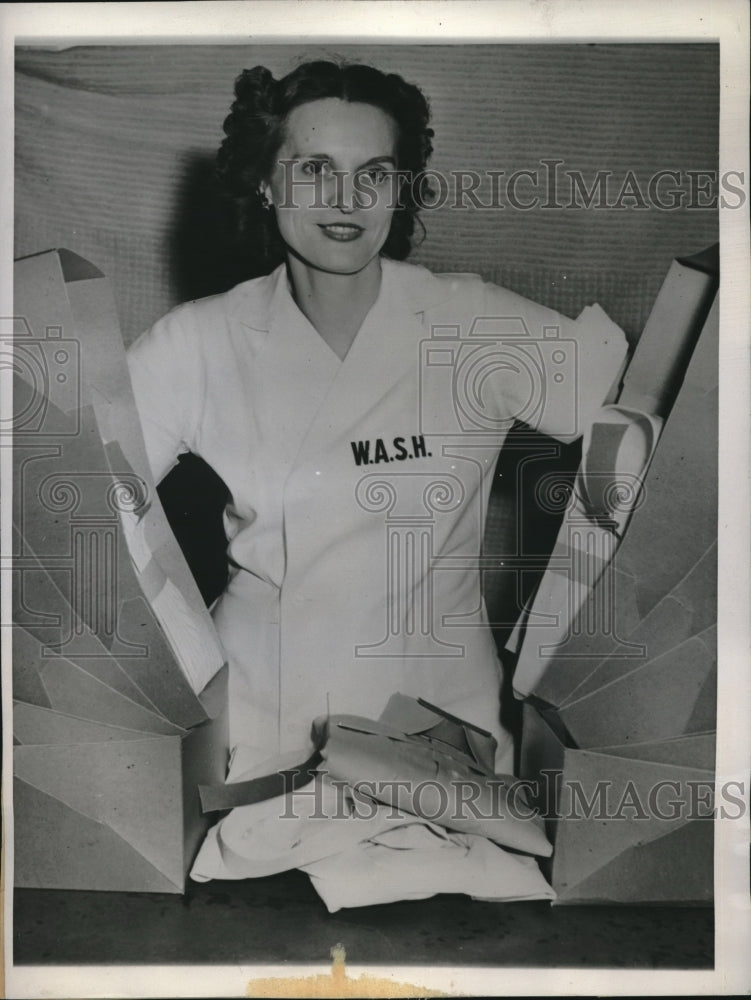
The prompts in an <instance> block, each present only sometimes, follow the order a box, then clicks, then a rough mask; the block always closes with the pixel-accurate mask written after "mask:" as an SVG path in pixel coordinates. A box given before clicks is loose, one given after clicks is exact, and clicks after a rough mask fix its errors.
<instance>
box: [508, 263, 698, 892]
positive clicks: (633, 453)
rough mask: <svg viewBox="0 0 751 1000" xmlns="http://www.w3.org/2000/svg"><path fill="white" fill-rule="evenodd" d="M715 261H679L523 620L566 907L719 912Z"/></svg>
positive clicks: (522, 661) (558, 881)
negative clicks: (715, 897) (662, 906)
mask: <svg viewBox="0 0 751 1000" xmlns="http://www.w3.org/2000/svg"><path fill="white" fill-rule="evenodd" d="M713 259H714V261H716V252H707V253H706V254H703V255H700V256H699V257H696V258H693V259H691V260H688V261H675V262H673V265H672V266H671V269H670V271H669V273H668V276H667V278H666V281H665V283H664V285H663V288H662V290H661V292H660V294H659V296H658V299H657V302H656V304H655V306H654V309H653V311H652V314H651V315H650V319H649V321H648V324H647V326H646V327H645V330H644V332H643V334H642V337H641V340H640V341H639V344H638V345H637V349H636V352H635V355H634V358H633V360H632V361H631V364H630V366H629V368H628V370H627V373H626V377H625V379H624V385H623V390H622V392H621V395H620V397H619V400H618V404H617V405H615V406H610V407H605V408H604V410H603V411H602V414H601V418H600V419H598V420H597V421H596V422H595V424H594V426H593V427H592V428H591V429H590V431H589V432H588V433H587V434H586V436H585V439H584V442H583V459H582V464H581V468H580V470H579V474H578V477H577V480H576V483H575V487H574V496H573V498H572V502H571V504H570V505H569V508H568V509H567V511H566V513H565V515H564V520H563V524H562V527H561V531H560V534H559V537H558V542H557V544H556V548H555V550H554V552H553V555H552V557H551V561H550V564H549V567H548V570H547V571H546V573H545V575H544V577H543V580H542V582H541V585H540V587H539V589H538V591H537V594H536V596H535V599H534V602H533V605H532V607H531V609H530V611H529V614H528V617H527V621H526V631H525V632H524V638H523V642H522V644H521V649H520V652H519V658H518V665H517V669H516V674H515V678H514V687H515V690H516V692H517V694H518V695H520V696H521V697H524V698H526V699H527V703H526V704H525V706H524V735H523V742H522V762H521V770H522V774H523V775H524V776H525V777H527V778H533V779H540V793H541V801H540V804H541V805H544V806H545V805H546V806H547V807H548V808H549V810H550V811H552V813H553V815H556V816H557V817H558V819H557V821H556V822H555V823H554V827H555V853H554V857H553V864H552V881H553V887H554V888H555V889H556V891H557V893H558V902H559V903H574V902H606V901H621V902H644V901H661V902H685V903H689V902H692V903H695V902H706V903H709V902H711V899H712V871H713V858H712V823H711V822H710V821H709V819H708V817H710V816H711V811H712V804H711V797H712V783H713V777H714V732H713V731H714V727H715V684H716V639H717V635H716V622H717V607H716V574H717V563H716V538H717V434H718V416H717V405H718V401H717V390H718V308H717V302H714V304H712V303H713V299H714V296H715V291H716V286H717V280H716V263H713ZM546 771H551V772H556V771H557V772H562V773H561V774H560V775H559V776H558V778H557V780H556V781H554V780H553V775H552V774H548V775H546V774H545V772H546ZM545 799H547V802H545V801H543V800H545Z"/></svg>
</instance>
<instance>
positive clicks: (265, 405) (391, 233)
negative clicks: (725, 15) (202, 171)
mask: <svg viewBox="0 0 751 1000" xmlns="http://www.w3.org/2000/svg"><path fill="white" fill-rule="evenodd" d="M225 132H226V136H227V137H226V139H225V140H224V143H223V145H222V148H221V150H220V153H219V172H220V176H221V178H222V180H223V182H224V184H225V186H226V188H227V190H228V191H229V192H230V193H231V194H232V195H233V196H234V197H235V198H236V199H237V200H238V203H239V205H240V208H241V219H242V222H243V225H244V232H245V234H246V236H247V239H248V241H249V244H251V245H252V246H251V247H249V252H250V250H251V249H253V250H255V252H257V250H258V247H259V246H260V247H261V248H262V251H263V254H264V256H265V259H266V261H267V265H268V268H269V270H271V273H269V274H268V275H267V276H266V277H261V278H258V279H255V280H253V281H249V282H245V283H243V284H240V285H238V286H237V287H235V288H234V289H232V290H231V291H230V292H228V293H226V294H222V295H217V296H213V297H210V298H208V299H203V300H200V301H197V302H192V303H188V304H186V305H183V306H180V307H178V308H177V309H175V310H173V311H172V312H171V313H169V314H168V315H167V316H166V317H165V318H164V319H162V320H161V321H159V322H158V323H157V324H156V325H155V326H154V327H153V329H152V330H151V331H149V332H148V333H147V334H145V335H144V336H143V337H142V338H141V339H140V340H139V341H138V342H137V343H136V344H135V345H134V347H133V348H132V349H131V352H130V363H131V371H132V376H133V382H134V389H135V393H136V400H137V403H138V406H139V410H140V413H141V415H142V420H143V426H144V433H145V437H146V443H147V448H148V452H149V457H150V461H151V463H152V465H153V470H154V475H155V478H156V479H157V480H158V479H159V478H161V477H162V476H163V475H164V473H165V472H166V471H167V470H168V468H169V467H170V466H171V464H173V463H174V461H175V459H176V457H177V455H178V454H179V453H180V452H183V451H186V450H190V451H193V452H195V453H197V454H198V455H200V456H201V457H202V458H204V459H205V460H206V461H207V462H208V463H209V464H210V465H211V466H212V467H213V468H214V469H215V471H216V472H217V473H218V474H219V475H220V476H221V477H222V479H223V480H224V482H225V483H226V485H227V487H228V488H229V493H230V503H229V504H228V507H227V510H226V515H225V526H226V531H227V536H228V539H229V549H228V554H229V560H230V564H231V579H230V583H229V585H228V587H227V590H226V592H225V593H224V594H223V595H222V597H221V598H220V599H219V601H218V602H217V604H216V606H215V607H214V609H213V614H214V620H215V622H216V625H217V628H218V630H219V634H220V636H221V638H222V640H223V643H224V646H225V649H226V651H227V654H228V658H229V662H230V727H231V729H230V735H231V741H232V743H235V744H236V743H242V744H246V745H247V744H249V745H251V746H252V747H253V748H254V752H257V753H258V754H259V755H260V756H271V755H273V754H276V753H280V752H286V751H289V752H290V753H291V754H292V755H293V756H294V755H298V754H300V755H302V756H300V757H299V759H300V760H302V759H304V755H305V753H306V751H307V750H308V740H309V731H310V723H311V720H312V719H313V718H314V717H316V716H319V715H321V714H324V713H326V712H327V711H329V710H330V711H331V712H336V713H339V712H349V713H354V714H359V715H365V716H369V717H377V716H378V715H379V714H380V712H381V710H382V709H383V707H384V705H385V703H386V701H387V700H388V698H389V696H390V695H391V694H392V693H393V692H395V691H402V692H403V693H405V694H408V695H413V696H421V697H423V698H424V699H426V700H427V701H428V702H432V703H434V704H437V705H440V706H442V707H444V708H449V709H450V710H451V711H453V712H454V713H455V714H457V715H460V716H462V717H464V718H466V719H468V720H469V721H472V722H474V723H476V724H477V725H479V726H481V727H483V728H485V729H487V730H489V731H490V732H492V733H493V735H494V736H495V737H496V739H497V740H498V755H497V759H496V765H497V768H498V770H502V771H509V770H510V769H511V767H510V765H511V759H512V757H511V754H512V747H511V740H510V737H509V736H508V735H507V734H506V733H505V732H504V731H503V729H502V727H501V725H500V722H499V707H500V706H499V687H500V680H499V677H500V670H499V663H498V659H497V655H496V651H495V648H494V644H493V640H492V637H491V634H490V631H489V629H488V626H487V618H486V614H485V609H484V604H483V601H482V596H481V592H480V579H479V573H478V569H477V556H478V552H479V547H480V543H481V540H482V531H483V524H484V514H485V507H486V502H487V497H488V493H489V490H490V484H491V478H492V472H493V469H494V466H495V460H496V458H497V455H498V451H499V449H500V447H501V444H502V442H503V438H504V435H505V433H506V430H507V429H508V427H509V425H510V423H511V422H512V421H513V419H514V418H517V417H518V418H520V419H524V420H526V421H527V422H528V423H531V424H533V425H536V426H538V427H539V428H540V429H541V430H543V431H545V432H547V433H549V434H553V435H556V436H558V437H560V438H561V439H565V440H571V439H572V438H574V437H576V436H577V435H578V434H579V433H581V431H582V429H583V427H584V425H585V422H586V420H587V417H588V415H589V414H591V413H592V412H593V411H594V410H596V408H597V407H598V406H599V405H600V404H601V402H602V401H603V399H604V397H605V395H606V393H607V391H608V389H609V387H610V383H611V382H612V379H613V377H614V375H615V373H616V371H617V368H618V366H619V364H620V361H621V359H622V357H623V345H622V344H616V343H615V342H614V338H613V336H612V332H611V330H610V328H609V329H608V330H607V331H605V332H601V331H594V332H592V331H589V332H587V330H585V329H584V328H583V327H582V328H581V329H580V328H579V327H578V326H577V324H575V323H572V322H571V321H569V320H566V319H565V318H563V317H561V316H559V315H558V314H556V313H554V312H552V311H550V310H548V309H544V308H542V307H540V306H537V305H534V304H533V303H531V302H528V301H527V300H525V299H522V298H521V297H519V296H517V295H515V294H513V293H510V292H507V291H505V290H503V289H500V288H497V287H495V286H492V285H487V284H484V283H483V282H482V281H481V280H480V279H479V278H477V277H474V276H468V275H457V276H434V275H432V274H431V273H430V272H428V271H426V270H425V269H424V268H421V267H415V266H412V265H408V264H405V263H401V261H403V259H404V258H405V257H406V256H407V254H408V253H409V250H410V247H411V238H412V234H413V231H414V225H415V220H416V217H417V211H418V207H419V206H418V194H419V191H420V187H421V186H423V181H424V177H423V176H421V174H422V172H423V170H424V168H425V165H426V163H427V160H428V157H429V155H430V153H431V151H432V146H431V138H432V135H433V133H432V130H431V129H430V128H429V127H428V106H427V103H426V101H425V98H424V97H423V95H422V94H421V92H420V91H419V90H418V88H417V87H414V86H412V85H409V84H407V83H405V82H404V81H403V80H402V79H401V78H400V77H398V76H396V75H393V74H391V75H385V74H383V73H380V72H379V71H377V70H375V69H372V68H369V67H365V66H358V65H345V66H339V65H335V64H333V63H329V62H312V63H307V64H304V65H301V66H299V67H298V68H297V69H296V70H294V71H293V72H292V73H290V74H289V75H288V76H286V77H284V78H283V79H282V80H279V81H278V82H277V81H275V80H274V79H273V78H272V76H271V74H270V73H269V72H268V70H266V69H263V68H262V67H256V68H255V69H253V70H250V71H245V72H244V73H243V74H242V76H241V77H240V78H239V79H238V81H237V85H236V101H235V103H234V104H233V107H232V111H231V114H230V115H229V117H228V118H227V120H226V122H225ZM274 265H276V266H275V267H274ZM272 268H274V269H273V270H272ZM556 333H557V334H558V339H557V341H556V343H555V344H551V341H550V339H549V338H550V337H551V335H554V334H556ZM551 347H555V350H552V349H551ZM582 365H584V366H585V367H586V374H587V377H586V378H584V379H578V378H577V375H578V373H579V372H580V371H584V370H585V369H584V368H582ZM577 366H578V367H577Z"/></svg>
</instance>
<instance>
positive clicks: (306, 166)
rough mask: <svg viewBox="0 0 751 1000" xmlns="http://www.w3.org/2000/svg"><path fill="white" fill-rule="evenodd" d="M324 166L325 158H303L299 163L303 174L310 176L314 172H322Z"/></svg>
mask: <svg viewBox="0 0 751 1000" xmlns="http://www.w3.org/2000/svg"><path fill="white" fill-rule="evenodd" d="M325 166H326V161H325V160H304V161H303V163H302V164H301V165H300V169H301V170H302V172H303V173H304V174H307V175H308V176H312V175H315V174H321V173H323V169H324V167H325Z"/></svg>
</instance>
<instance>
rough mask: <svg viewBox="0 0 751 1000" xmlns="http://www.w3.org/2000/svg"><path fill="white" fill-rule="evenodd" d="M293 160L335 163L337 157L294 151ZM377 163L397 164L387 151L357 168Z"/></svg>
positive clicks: (360, 168)
mask: <svg viewBox="0 0 751 1000" xmlns="http://www.w3.org/2000/svg"><path fill="white" fill-rule="evenodd" d="M290 159H291V160H301V161H305V160H327V161H328V162H329V163H335V162H336V157H335V156H332V155H331V153H293V154H292V156H291V157H290ZM375 163H392V164H393V165H394V166H396V159H395V157H393V156H392V155H391V153H386V154H384V155H383V156H371V158H370V159H369V160H366V161H365V163H361V164H360V165H359V166H358V167H357V169H358V170H362V169H363V168H364V167H370V166H372V165H373V164H375Z"/></svg>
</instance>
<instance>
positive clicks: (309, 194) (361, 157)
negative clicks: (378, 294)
mask: <svg viewBox="0 0 751 1000" xmlns="http://www.w3.org/2000/svg"><path fill="white" fill-rule="evenodd" d="M396 141H397V127H396V124H395V122H394V121H393V119H392V118H391V117H390V116H389V115H387V114H385V113H384V112H383V111H381V110H380V108H375V107H373V106H372V105H370V104H357V103H350V102H348V101H341V100H339V99H338V98H333V97H332V98H325V99H323V100H318V101H311V102H309V103H308V104H302V105H300V106H299V107H297V108H295V109H294V110H293V111H291V112H290V114H289V117H288V118H287V121H286V123H285V137H284V141H283V143H282V146H281V149H280V150H279V154H278V157H277V163H276V165H275V167H274V171H273V173H272V176H271V181H270V183H269V184H267V185H266V186H265V187H264V189H263V190H264V193H265V195H266V197H267V198H268V200H269V201H270V202H271V204H272V205H273V206H274V209H275V211H276V220H277V225H278V226H279V232H280V233H281V236H282V239H283V240H284V242H285V244H286V246H287V248H288V250H289V251H290V252H291V253H293V254H295V255H296V256H297V257H299V258H300V259H301V260H303V261H304V262H305V263H306V264H308V265H309V266H310V267H313V268H315V269H317V270H321V271H328V272H332V273H334V274H355V273H357V272H358V271H361V270H362V269H363V268H364V267H366V266H367V265H368V264H369V263H370V262H371V261H372V260H374V258H376V257H377V256H378V253H379V251H380V250H381V247H382V246H383V244H384V243H385V242H386V238H387V236H388V234H389V229H390V227H391V218H392V215H393V212H394V203H395V200H396V198H395V189H394V188H393V185H394V180H395V173H394V172H395V170H396Z"/></svg>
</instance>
